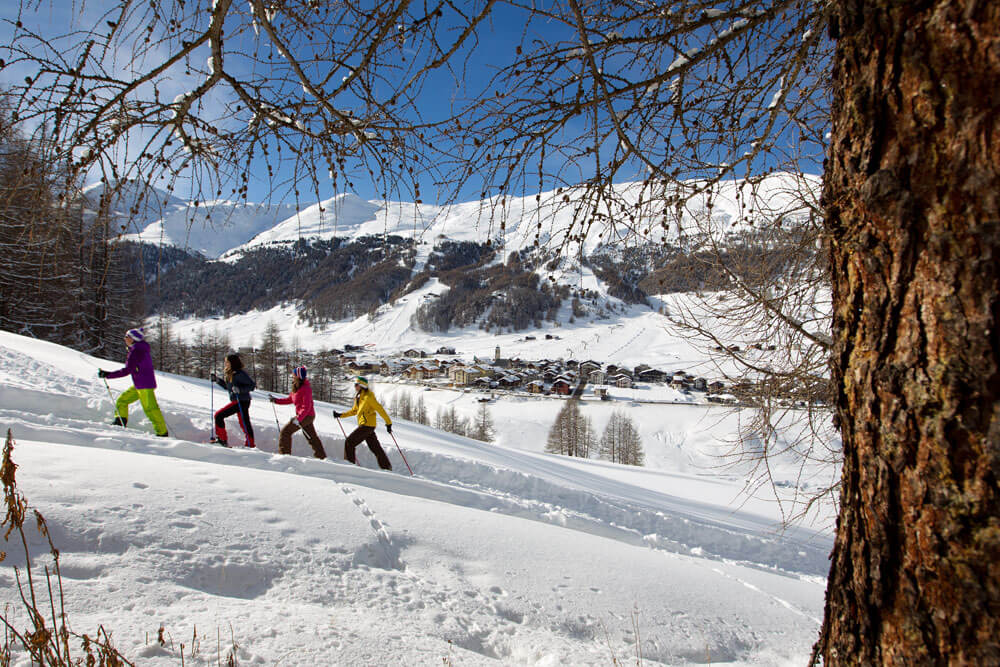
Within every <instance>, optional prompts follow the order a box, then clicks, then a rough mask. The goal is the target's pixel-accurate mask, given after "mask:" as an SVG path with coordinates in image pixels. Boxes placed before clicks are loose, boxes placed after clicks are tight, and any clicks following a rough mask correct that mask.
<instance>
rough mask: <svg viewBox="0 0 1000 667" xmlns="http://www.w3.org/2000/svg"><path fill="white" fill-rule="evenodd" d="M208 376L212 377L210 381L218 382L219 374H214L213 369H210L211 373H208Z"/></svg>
mask: <svg viewBox="0 0 1000 667" xmlns="http://www.w3.org/2000/svg"><path fill="white" fill-rule="evenodd" d="M208 377H210V378H211V379H212V382H218V381H219V376H218V375H216V374H215V371H212V374H211V375H209V376H208Z"/></svg>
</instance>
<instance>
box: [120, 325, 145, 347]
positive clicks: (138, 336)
mask: <svg viewBox="0 0 1000 667" xmlns="http://www.w3.org/2000/svg"><path fill="white" fill-rule="evenodd" d="M143 331H145V329H143V328H142V327H139V328H138V329H129V330H128V331H126V332H125V335H126V336H128V337H129V338H131V339H132V340H134V341H135V342H137V343H138V342H139V341H141V340H145V338H146V337H145V336H144V335H143V333H142V332H143Z"/></svg>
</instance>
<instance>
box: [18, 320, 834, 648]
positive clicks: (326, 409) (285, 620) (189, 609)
mask: <svg viewBox="0 0 1000 667" xmlns="http://www.w3.org/2000/svg"><path fill="white" fill-rule="evenodd" d="M120 363H121V360H120V359H119V360H102V359H95V358H93V357H90V356H87V355H85V354H82V353H79V352H75V351H72V350H69V349H67V348H63V347H60V346H57V345H53V344H49V343H44V342H40V341H38V340H34V339H27V338H23V337H20V336H16V335H14V334H10V333H6V332H0V417H2V420H3V424H4V425H5V427H6V428H9V429H10V431H11V433H12V434H13V437H14V439H15V440H16V446H15V448H14V451H13V459H14V461H15V462H16V463H17V464H18V466H19V468H18V470H17V482H18V486H19V489H20V490H21V491H22V492H23V493H24V494H25V495H26V497H27V499H28V501H29V502H30V503H31V504H32V505H33V506H34V507H36V508H37V509H39V510H40V511H41V512H42V514H43V515H44V516H45V517H46V518H47V520H48V525H49V529H50V534H51V536H52V539H53V541H54V543H55V546H56V547H57V548H58V549H59V550H60V553H61V557H60V567H61V572H62V576H63V581H62V585H63V590H64V592H65V610H66V613H67V616H68V619H69V622H70V627H71V629H72V630H74V631H76V632H79V633H90V634H93V632H94V631H95V630H96V629H97V627H98V626H103V627H104V628H105V630H107V631H110V632H112V635H113V639H114V642H115V644H116V645H117V646H118V647H119V648H120V649H122V650H123V652H124V653H125V655H126V657H129V658H131V659H132V660H133V661H134V662H135V664H143V665H154V666H155V665H176V664H179V663H180V661H181V655H182V654H183V656H184V660H185V664H213V665H214V664H225V663H226V660H227V656H228V655H229V653H233V654H234V657H235V659H236V661H237V662H238V663H239V664H278V663H281V664H290V665H319V664H331V665H332V664H343V665H346V664H366V665H431V664H442V663H443V664H454V665H609V664H624V663H626V662H628V663H630V664H631V663H632V662H633V660H634V661H636V662H641V663H642V664H665V665H687V664H729V665H747V666H749V665H754V666H764V665H769V666H770V665H792V664H803V663H804V662H805V661H806V659H807V657H808V655H809V652H810V648H811V646H812V644H813V642H814V640H815V638H816V633H817V630H818V628H819V622H820V618H821V616H822V608H823V588H824V583H825V580H824V575H825V573H826V570H827V553H828V552H829V549H830V546H831V536H830V534H829V532H828V527H827V529H823V530H819V531H814V530H810V529H806V528H794V529H791V530H788V531H785V532H782V531H781V530H779V527H778V520H779V516H778V509H777V507H776V506H775V505H774V504H773V503H771V502H768V499H767V498H766V497H764V495H763V494H762V497H759V498H758V497H753V498H749V499H747V498H745V497H744V496H742V495H741V493H740V491H741V489H743V484H744V481H743V480H742V479H741V478H740V476H739V475H736V476H734V477H729V476H726V475H721V474H719V472H718V471H717V470H711V469H692V470H688V471H682V470H677V469H669V468H663V469H649V468H631V467H623V466H616V465H611V464H607V463H602V462H597V461H590V460H580V459H569V458H563V457H557V456H551V455H543V454H540V453H538V452H537V451H530V450H529V449H526V448H524V447H522V448H513V447H509V446H505V445H503V444H501V445H487V444H484V443H479V442H476V441H472V440H467V439H465V438H462V437H459V436H454V435H450V434H445V433H442V432H440V431H436V430H434V429H430V428H427V427H424V426H419V425H417V424H413V423H408V422H405V421H402V420H399V421H397V423H396V424H395V428H394V430H393V435H394V436H395V438H393V439H390V438H388V437H385V436H384V431H383V430H382V429H381V428H380V429H379V435H380V437H385V440H384V443H385V444H386V445H388V446H387V451H388V453H389V455H390V458H391V460H392V463H393V466H394V471H393V472H382V471H378V470H377V469H374V468H375V466H374V461H373V459H372V457H371V456H370V454H368V452H367V451H362V452H361V456H360V461H361V463H362V465H361V466H360V467H359V466H352V465H348V464H347V463H345V462H344V461H343V460H342V459H340V454H341V445H340V443H341V441H342V439H343V435H342V431H341V429H340V425H339V424H338V423H337V422H336V420H334V419H333V417H332V416H331V410H332V409H333V407H334V406H331V405H327V404H318V405H317V413H318V418H317V422H316V425H317V429H318V431H319V434H320V436H321V438H322V439H323V440H324V441H325V443H326V446H327V451H328V452H329V453H330V454H331V459H330V460H327V461H316V460H314V459H309V458H300V457H299V456H279V455H277V454H275V453H274V451H275V445H274V441H275V436H276V423H275V422H276V421H279V420H280V421H285V420H287V419H289V418H290V417H291V415H292V413H291V411H290V410H289V409H288V408H285V407H283V406H279V410H275V409H274V408H272V406H270V405H269V404H268V402H267V400H266V395H264V394H262V393H260V392H257V393H256V395H255V400H254V402H253V404H252V408H251V420H252V421H253V423H254V425H255V428H256V430H257V442H258V444H259V446H260V449H258V450H256V451H253V450H245V451H244V450H225V449H221V448H218V447H215V446H213V445H208V444H201V441H202V440H204V439H205V438H206V436H207V435H208V433H209V432H210V418H211V410H210V408H211V406H212V403H213V400H212V395H211V394H212V391H213V390H212V389H211V387H210V385H209V384H208V383H207V382H206V381H204V380H194V379H191V378H186V377H181V376H173V375H168V374H159V378H158V379H159V386H158V388H157V395H158V398H159V403H160V406H161V408H162V410H163V412H164V416H165V417H166V420H167V423H168V426H169V428H170V430H171V436H172V437H169V438H156V437H155V436H153V434H152V432H151V428H150V425H149V423H148V422H147V421H146V419H145V418H144V417H143V416H142V414H141V411H139V410H138V408H136V412H134V413H133V419H131V420H130V421H129V428H128V429H124V430H123V429H120V428H117V427H112V426H109V425H108V422H109V421H110V416H111V411H112V405H111V397H110V396H109V392H108V391H107V390H106V389H105V387H104V385H103V383H102V382H101V381H100V380H99V379H98V377H97V370H98V369H99V368H115V367H117V366H119V365H120ZM111 385H112V391H113V392H115V393H117V392H120V391H121V390H123V389H125V388H126V387H127V386H128V381H127V379H123V380H113V381H111ZM375 390H376V392H383V391H386V392H388V391H389V390H390V389H389V388H388V387H380V386H377V385H376V387H375ZM215 394H216V396H215V407H219V404H220V401H221V400H222V396H221V393H220V392H215ZM383 395H384V394H383ZM642 409H645V408H640V410H642ZM682 409H686V410H688V411H689V412H688V413H687V415H686V416H685V413H682V412H676V413H673V414H672V416H671V424H672V425H671V426H670V428H672V429H673V432H674V433H675V434H676V436H677V437H675V438H671V439H670V440H669V441H662V442H659V443H656V444H648V445H647V450H649V449H650V448H651V447H654V446H655V447H660V448H680V449H685V450H687V451H688V453H689V455H690V458H691V459H692V460H697V459H699V458H700V457H702V456H703V455H704V454H705V453H704V452H700V451H698V449H699V447H700V444H699V443H702V444H705V443H714V446H720V445H721V444H722V443H724V442H725V440H726V439H727V437H728V436H729V435H731V433H730V432H729V430H728V429H729V428H730V427H731V425H728V426H727V425H723V422H720V421H719V420H717V419H714V418H713V417H712V416H711V415H706V414H704V412H703V410H702V409H700V408H682ZM526 412H527V411H526V410H525V406H522V407H521V409H520V410H519V411H518V412H515V413H511V415H509V416H508V417H505V420H506V421H510V422H517V421H518V420H520V419H524V418H525V415H526ZM498 421H499V420H498ZM344 425H345V426H346V425H347V424H344ZM694 430H700V431H701V432H704V433H706V434H707V435H706V436H705V438H704V439H700V440H697V441H695V440H694V439H691V438H687V437H683V434H684V433H688V432H692V431H694ZM397 443H398V445H399V449H397V448H396V447H395V446H394V445H396V444H397ZM293 446H294V450H293V451H294V453H296V454H303V453H304V450H305V447H306V446H305V444H304V442H303V441H302V440H300V439H296V440H295V441H294V445H293ZM400 452H404V453H405V456H406V459H407V461H408V462H409V465H410V466H412V468H413V470H414V472H415V476H412V477H411V476H410V475H408V474H407V472H406V466H405V465H404V463H403V460H402V458H401V455H400ZM654 456H655V457H656V458H658V459H662V458H663V457H662V456H661V454H660V453H656V454H654ZM32 525H33V524H32ZM15 538H16V534H15V535H13V536H12V539H11V542H9V543H6V544H0V550H5V551H7V552H8V557H7V559H6V560H5V561H3V562H2V563H0V584H2V585H0V606H2V605H9V606H7V607H4V608H5V609H6V611H5V612H4V613H5V614H8V615H9V617H10V618H11V619H12V620H13V621H14V623H13V625H14V626H15V627H18V628H20V627H24V626H25V625H26V620H25V614H24V612H23V607H22V603H21V601H20V598H19V595H18V592H17V584H16V582H17V581H18V580H20V581H22V582H23V581H24V577H23V576H21V577H20V579H18V577H16V575H15V572H14V567H18V568H24V567H25V566H26V560H25V557H24V554H23V552H22V550H21V549H20V546H19V543H18V542H16V541H15ZM29 547H30V549H31V550H32V553H33V556H34V558H35V560H34V566H35V567H36V568H39V567H41V565H43V564H45V563H47V562H50V561H48V560H46V559H45V558H44V557H40V556H41V554H43V553H44V552H46V551H47V543H46V541H45V538H43V537H41V536H39V535H38V534H37V533H35V532H33V531H29ZM22 573H23V569H22ZM36 581H44V573H39V572H38V570H37V569H36ZM41 593H42V595H43V597H42V601H43V602H42V605H43V606H44V608H45V609H46V610H47V609H48V608H49V607H48V598H47V596H46V595H45V593H44V591H41ZM56 608H57V609H58V608H59V606H58V604H57V606H56ZM160 628H163V631H164V632H163V636H164V641H163V642H162V643H161V642H159V641H158V640H157V636H158V633H159V629H160ZM13 664H26V658H24V657H23V655H21V654H18V653H15V655H14V663H13Z"/></svg>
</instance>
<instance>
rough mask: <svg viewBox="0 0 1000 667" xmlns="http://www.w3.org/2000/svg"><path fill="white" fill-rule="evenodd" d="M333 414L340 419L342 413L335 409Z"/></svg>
mask: <svg viewBox="0 0 1000 667" xmlns="http://www.w3.org/2000/svg"><path fill="white" fill-rule="evenodd" d="M333 416H334V417H336V418H337V419H340V413H339V412H337V411H336V410H334V411H333Z"/></svg>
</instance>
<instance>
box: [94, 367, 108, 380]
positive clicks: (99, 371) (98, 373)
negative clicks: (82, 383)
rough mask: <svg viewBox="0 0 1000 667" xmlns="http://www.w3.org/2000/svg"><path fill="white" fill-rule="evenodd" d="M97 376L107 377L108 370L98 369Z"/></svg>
mask: <svg viewBox="0 0 1000 667" xmlns="http://www.w3.org/2000/svg"><path fill="white" fill-rule="evenodd" d="M97 377H99V378H106V377H108V372H107V371H106V370H104V369H103V368H102V369H100V370H98V371H97Z"/></svg>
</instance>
